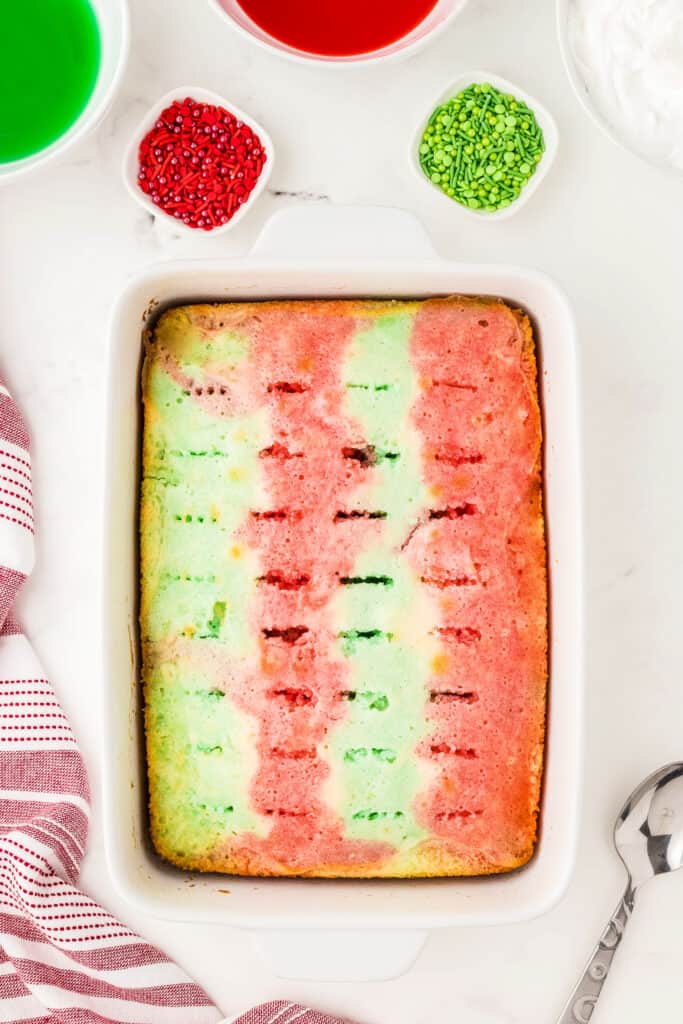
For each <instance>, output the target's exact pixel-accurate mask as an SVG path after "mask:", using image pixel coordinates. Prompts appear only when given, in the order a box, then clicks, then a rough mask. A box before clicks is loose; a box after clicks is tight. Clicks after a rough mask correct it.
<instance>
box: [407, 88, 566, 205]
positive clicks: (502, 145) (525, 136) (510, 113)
mask: <svg viewBox="0 0 683 1024" xmlns="http://www.w3.org/2000/svg"><path fill="white" fill-rule="evenodd" d="M472 85H479V86H484V87H485V88H484V90H483V91H482V93H481V94H480V96H481V107H482V108H484V104H487V105H486V108H485V109H483V112H480V113H479V114H478V115H477V119H478V123H480V121H479V119H480V118H482V117H484V116H485V117H487V118H489V117H493V116H495V117H496V119H500V118H502V119H503V120H505V118H506V117H508V118H511V121H518V124H512V123H511V124H509V125H508V124H507V123H506V124H504V125H501V128H502V129H503V131H502V132H501V133H500V137H499V138H491V139H490V142H489V145H488V147H487V148H489V149H490V151H491V159H490V162H489V163H487V164H485V165H484V166H483V173H482V171H481V170H480V169H479V166H477V165H478V158H477V156H476V154H467V153H465V149H464V147H465V146H467V145H470V144H471V145H474V143H475V142H478V141H480V140H479V138H478V137H476V136H475V139H474V140H473V141H472V140H470V139H468V138H466V137H465V134H464V133H462V134H461V135H458V133H457V132H455V133H452V132H451V131H450V129H449V130H448V131H447V132H446V133H445V140H444V148H443V151H442V150H436V149H435V148H434V147H433V146H430V149H429V150H428V151H427V152H426V153H423V152H422V149H421V147H422V146H423V140H424V135H425V132H426V131H427V128H428V127H429V126H430V124H431V123H432V120H433V118H434V115H435V114H436V113H437V111H438V109H439V108H440V107H442V106H443V105H444V104H447V103H448V101H449V100H451V99H454V98H455V97H456V96H458V95H459V94H460V93H462V92H463V91H464V90H466V89H467V88H468V87H469V86H472ZM490 87H492V89H491V88H490ZM493 90H496V91H497V92H498V93H500V94H502V95H503V99H504V101H505V103H504V105H505V109H504V110H501V111H498V112H496V111H495V107H496V106H497V105H499V104H498V103H497V97H496V93H495V92H493ZM510 100H514V102H516V103H518V104H524V105H526V107H527V108H528V109H529V111H531V113H532V114H533V116H534V118H535V121H536V125H537V126H538V128H539V129H540V132H541V136H542V140H543V149H542V152H541V153H540V157H539V158H538V160H537V161H535V164H536V169H535V171H533V173H532V174H531V176H530V177H528V178H527V180H526V181H525V183H524V184H521V182H520V176H521V177H522V178H523V177H524V172H523V171H521V170H520V168H521V167H524V165H525V164H528V165H529V166H531V164H530V159H533V150H534V149H537V148H538V143H537V142H535V141H534V140H533V136H534V133H535V126H534V124H533V121H532V122H528V119H527V118H526V112H525V111H524V109H523V107H522V115H521V117H520V118H517V117H516V116H515V115H516V114H517V111H515V110H510V109H508V102H509V101H510ZM521 122H524V124H525V125H526V124H527V123H528V125H529V126H528V128H527V127H524V128H523V127H522V123H521ZM490 127H491V136H493V132H494V131H495V130H497V129H498V127H499V126H498V125H497V124H492V123H491V126H490ZM506 128H509V129H510V131H509V132H508V133H506V132H505V129H506ZM558 143H559V135H558V130H557V125H556V123H555V120H554V118H553V117H552V115H551V114H550V113H549V112H548V110H546V108H545V107H544V106H543V104H542V103H540V102H539V101H538V100H537V99H536V98H535V97H534V96H530V95H529V93H527V92H525V91H524V89H520V88H519V87H518V86H517V85H515V84H514V83H513V82H509V81H508V80H507V79H505V78H501V77H500V75H494V74H493V73H492V72H490V71H465V72H463V73H462V74H461V75H458V77H457V78H456V79H454V80H453V81H452V82H451V83H450V85H449V86H448V87H447V88H445V89H443V90H442V91H441V92H440V93H439V95H438V97H437V98H436V99H435V100H434V102H433V103H432V104H430V106H429V109H428V111H427V114H426V116H425V117H424V118H423V119H422V120H421V121H420V123H419V124H418V126H417V130H416V132H415V135H414V136H413V140H412V144H411V149H410V162H411V165H412V167H413V170H414V171H415V173H416V175H417V176H418V178H419V179H420V181H421V182H422V183H423V184H424V185H425V186H426V187H427V188H429V189H430V190H431V191H433V192H436V193H437V194H438V195H440V196H441V197H442V198H443V199H444V201H445V202H447V203H448V204H449V205H450V206H451V207H452V208H453V209H455V210H462V211H464V212H465V213H468V214H470V216H472V217H478V218H480V219H484V220H504V219H505V218H507V217H512V216H513V214H515V213H517V212H518V211H519V210H521V208H522V207H523V206H524V205H525V203H528V201H529V200H530V199H531V197H532V195H533V194H534V193H535V192H536V191H537V190H538V188H539V187H540V185H541V183H542V182H543V180H544V178H545V177H546V175H547V174H548V171H549V170H550V168H551V167H552V164H553V161H554V160H555V157H556V155H557V148H558ZM446 146H450V147H451V149H450V150H447V149H446V148H445V147H446ZM437 152H438V153H439V156H440V162H439V161H437V162H436V164H435V165H434V164H433V161H432V160H431V159H430V158H431V157H433V156H435V155H436V153H437ZM507 153H510V156H509V157H506V154H507ZM425 157H427V159H426V161H425V162H426V163H427V169H425V168H424V167H423V165H422V161H423V159H424V158H425ZM488 159H489V158H487V160H488ZM507 160H509V163H507ZM430 165H432V166H434V171H433V174H430V171H429V166H430ZM437 168H441V170H438V169H437ZM475 171H477V172H478V173H479V174H480V177H479V178H472V180H468V179H469V178H470V177H471V176H472V174H473V172H475ZM511 176H515V178H516V180H512V181H511V184H510V185H509V186H506V184H505V179H506V178H507V177H511ZM482 179H483V180H482ZM520 185H521V189H520V191H519V192H518V194H516V195H514V192H515V189H516V187H519V186H520ZM484 188H485V189H486V190H487V193H488V195H489V196H490V195H491V192H490V191H489V190H492V189H495V190H496V191H495V192H493V197H494V199H495V200H496V201H498V202H505V201H506V200H507V205H501V206H498V207H497V208H496V209H487V208H486V205H485V204H486V199H484V198H482V197H480V195H479V191H480V189H484ZM445 189H451V190H452V193H453V194H449V192H448V191H446V190H445ZM465 192H468V193H471V194H470V195H465V194H464V193H465ZM456 195H457V196H459V198H456ZM471 201H473V202H472V204H471V205H470V202H471Z"/></svg>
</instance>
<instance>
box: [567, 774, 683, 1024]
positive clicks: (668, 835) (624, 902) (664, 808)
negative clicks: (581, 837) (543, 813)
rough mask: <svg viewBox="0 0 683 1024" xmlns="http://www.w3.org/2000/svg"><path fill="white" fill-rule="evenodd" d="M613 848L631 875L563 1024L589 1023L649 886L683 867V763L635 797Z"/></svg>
mask: <svg viewBox="0 0 683 1024" xmlns="http://www.w3.org/2000/svg"><path fill="white" fill-rule="evenodd" d="M614 845H615V846H616V848H617V853H618V854H619V856H620V857H621V859H622V861H623V862H624V865H625V867H626V871H627V872H628V885H627V886H626V892H625V893H624V895H623V897H622V899H621V901H620V903H619V905H618V906H617V909H616V910H615V912H614V914H613V915H612V917H611V919H610V922H609V924H608V925H607V927H606V928H605V930H604V932H603V933H602V936H601V937H600V941H599V942H598V944H597V946H596V947H595V949H594V951H593V955H592V956H591V958H590V960H589V961H588V965H587V967H586V970H585V971H584V973H583V976H582V977H581V979H580V981H579V983H578V985H577V986H576V988H575V989H574V991H573V992H572V994H571V996H570V998H569V1002H568V1003H567V1005H566V1007H565V1010H564V1013H563V1014H562V1016H561V1017H560V1019H559V1021H558V1024H587V1022H588V1021H589V1020H590V1017H591V1014H592V1013H593V1008H594V1006H595V1004H596V1003H597V1001H598V998H599V996H600V993H601V991H602V986H603V985H604V983H605V978H606V977H607V972H608V971H609V969H610V967H611V966H612V960H613V959H614V954H615V953H616V951H617V948H618V946H619V943H620V942H621V938H622V935H623V934H624V929H625V927H626V925H627V923H628V920H629V918H630V916H631V912H632V910H633V905H634V902H635V896H636V893H637V892H638V890H639V889H640V887H641V885H643V883H644V882H647V881H649V880H650V879H651V878H654V877H655V875H663V874H666V873H667V872H669V871H676V870H677V869H678V868H680V867H683V762H681V761H677V762H675V763H674V764H667V765H665V766H664V767H663V768H660V769H659V771H657V772H655V773H654V774H653V775H650V777H649V778H647V779H645V781H644V782H642V783H641V784H640V786H638V788H637V789H636V790H635V791H634V792H633V793H632V794H631V796H630V797H629V798H628V800H627V801H626V803H625V804H624V806H623V807H622V809H621V813H620V814H619V817H618V818H617V820H616V824H615V826H614Z"/></svg>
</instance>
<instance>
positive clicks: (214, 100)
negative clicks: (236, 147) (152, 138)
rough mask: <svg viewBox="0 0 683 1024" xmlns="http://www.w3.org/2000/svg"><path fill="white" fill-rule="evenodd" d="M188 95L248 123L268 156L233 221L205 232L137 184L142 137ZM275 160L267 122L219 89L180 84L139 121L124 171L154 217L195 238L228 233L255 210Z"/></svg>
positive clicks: (133, 191) (129, 186)
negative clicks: (263, 123) (262, 121)
mask: <svg viewBox="0 0 683 1024" xmlns="http://www.w3.org/2000/svg"><path fill="white" fill-rule="evenodd" d="M186 96H191V97H192V99H194V100H198V101H199V102H200V103H211V104H213V105H214V106H218V107H224V108H225V109H226V110H229V111H230V112H231V113H232V114H235V116H236V117H237V118H238V119H239V120H240V121H243V122H244V124H246V125H247V126H248V127H249V128H251V130H252V131H253V132H255V133H256V134H257V135H258V137H259V138H260V140H261V144H262V146H263V149H264V150H265V153H266V158H267V159H266V162H265V164H264V166H263V169H262V171H261V174H260V177H259V179H258V181H257V182H256V185H255V186H254V188H253V189H252V191H251V193H250V194H249V196H248V198H247V201H246V202H245V203H243V204H242V206H241V207H240V208H239V210H238V211H237V213H235V214H234V215H233V216H232V217H231V219H230V220H229V221H227V222H226V223H225V224H221V225H220V226H219V227H215V228H212V229H211V231H204V230H203V229H202V228H191V227H188V225H187V224H183V222H182V221H181V220H179V219H178V218H176V217H172V216H171V215H170V213H166V211H165V210H163V209H162V208H161V207H160V206H157V205H156V204H155V203H153V202H152V200H151V199H149V198H148V197H147V195H146V194H145V193H144V192H143V191H142V189H140V188H139V187H138V183H137V174H138V169H139V164H138V147H139V145H140V143H141V142H142V139H143V138H144V136H145V135H146V134H147V132H148V131H149V130H150V129H151V128H152V127H153V126H154V123H155V121H156V120H157V118H158V117H159V114H160V113H161V112H162V110H165V109H166V107H168V106H170V104H171V103H173V102H174V101H175V100H183V99H185V97H186ZM274 162H275V147H274V145H273V140H272V139H271V137H270V135H269V134H268V132H267V131H266V129H265V128H264V127H263V125H262V124H260V123H259V122H258V121H256V120H255V118H253V117H251V115H250V114H247V113H246V112H245V111H244V110H242V109H241V108H240V107H238V106H237V104H235V103H232V102H231V101H230V100H228V99H226V98H225V97H224V96H221V95H220V94H219V93H217V92H213V91H212V90H211V89H204V88H202V87H201V86H199V85H180V86H178V87H177V88H175V89H170V90H169V91H168V92H167V93H165V94H164V95H163V96H162V97H161V98H160V99H159V100H157V101H156V103H153V104H152V106H151V107H150V108H149V110H148V111H147V113H146V114H145V116H144V117H143V118H142V119H141V120H140V121H139V122H138V124H137V125H136V127H135V130H134V131H133V132H132V134H131V137H130V141H129V143H128V145H127V146H126V149H125V152H124V155H123V162H122V164H121V170H122V174H123V180H124V183H125V185H126V188H127V189H128V192H129V193H130V195H131V196H132V198H133V199H134V200H135V201H136V202H137V203H139V205H140V206H142V207H143V209H145V210H146V211H147V212H148V213H151V214H152V216H153V217H160V218H162V219H163V220H165V221H168V223H169V224H172V225H173V226H174V227H175V228H177V229H178V230H179V231H180V232H181V233H182V234H187V235H192V236H193V237H195V238H196V237H197V236H199V237H202V236H206V237H208V238H215V236H216V235H221V234H224V233H225V232H226V231H231V230H232V229H233V228H234V227H236V226H237V224H239V222H240V221H241V220H242V218H243V217H244V216H246V214H247V213H248V212H249V210H251V208H252V206H254V205H255V203H256V201H257V199H258V197H259V196H260V195H261V193H262V192H263V190H264V188H265V187H266V185H267V184H268V180H269V178H270V175H271V173H272V170H273V163H274Z"/></svg>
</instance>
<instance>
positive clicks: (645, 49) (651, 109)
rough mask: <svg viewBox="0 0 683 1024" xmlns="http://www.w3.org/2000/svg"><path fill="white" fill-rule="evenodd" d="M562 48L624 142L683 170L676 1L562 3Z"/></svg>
mask: <svg viewBox="0 0 683 1024" xmlns="http://www.w3.org/2000/svg"><path fill="white" fill-rule="evenodd" d="M568 19H569V20H568V34H569V36H568V37H569V47H570V50H571V53H572V55H573V57H574V60H575V62H576V66H577V69H578V71H579V74H580V75H581V77H582V78H583V80H584V82H585V84H586V87H587V89H588V92H589V94H590V98H591V100H592V102H593V104H594V105H595V107H596V108H597V109H598V111H599V112H600V113H601V114H602V116H603V118H604V119H605V120H606V121H607V122H608V123H609V124H610V126H611V127H612V128H613V129H614V130H615V132H616V134H617V135H619V136H620V137H621V138H622V139H623V141H624V142H625V143H626V144H627V145H628V146H630V147H631V148H632V149H634V150H636V152H638V153H640V154H641V155H642V156H644V157H646V158H647V159H649V160H654V161H655V162H656V163H660V164H670V165H672V166H673V167H675V168H677V169H679V170H682V171H683V0H569V5H568Z"/></svg>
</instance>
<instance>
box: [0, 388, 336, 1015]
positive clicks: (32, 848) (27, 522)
mask: <svg viewBox="0 0 683 1024" xmlns="http://www.w3.org/2000/svg"><path fill="white" fill-rule="evenodd" d="M33 560H34V543H33V502H32V497H31V458H30V454H29V439H28V434H27V431H26V427H25V425H24V421H23V419H22V416H21V414H20V412H19V410H18V409H17V407H16V405H15V404H14V402H13V400H12V398H11V396H10V394H9V392H8V391H7V388H6V387H5V386H4V385H3V384H2V382H0V1020H2V1022H3V1024H11V1022H15V1021H16V1022H18V1021H22V1022H24V1024H106V1022H110V1024H119V1022H120V1024H123V1022H126V1024H173V1022H177V1024H218V1022H219V1021H221V1020H223V1019H224V1018H223V1015H222V1014H221V1013H220V1011H219V1010H218V1009H217V1008H216V1007H215V1006H214V1005H213V1004H212V1002H211V1000H210V999H209V997H208V996H207V995H206V993H205V992H204V991H203V990H202V989H201V988H200V987H199V986H198V985H196V984H195V983H194V982H193V981H191V979H190V978H188V977H187V975H186V974H185V973H184V971H182V970H180V968H179V967H177V966H176V965H175V964H174V963H172V961H170V960H169V959H168V957H166V956H164V954H163V953H161V952H159V950H157V949H155V948H154V947H153V946H150V945H148V944H147V943H146V942H143V941H142V940H141V939H140V938H139V937H138V936H137V935H135V933H134V932H132V931H130V930H129V929H128V928H126V927H125V925H123V924H122V923H121V922H120V921H117V920H116V918H114V917H112V915H111V914H109V913H107V911H106V910H104V909H103V908H102V907H100V906H99V905H98V904H97V903H95V902H94V901H93V900H91V899H90V898H89V897H88V896H86V895H85V894H84V893H83V892H81V891H80V890H79V889H77V888H76V887H75V883H76V881H77V879H78V874H79V869H80V865H81V860H82V858H83V855H84V852H85V846H86V841H87V835H88V818H89V791H88V779H87V774H86V770H85V766H84V764H83V759H82V757H81V754H80V751H79V749H78V747H77V745H76V741H75V739H74V737H73V734H72V732H71V728H70V726H69V723H68V721H67V719H66V717H65V715H64V713H63V712H62V709H61V707H60V705H59V702H58V700H57V699H56V697H55V693H54V691H53V689H52V687H51V685H50V683H49V682H48V680H47V679H46V677H45V674H44V672H43V670H42V668H41V665H40V662H39V661H38V659H37V658H36V656H35V654H34V652H33V651H32V649H31V647H30V645H29V643H28V641H27V640H26V638H25V637H24V636H23V634H22V632H21V629H20V627H19V625H18V624H17V622H16V621H15V620H14V618H13V617H12V606H13V604H14V599H15V597H16V595H17V592H18V590H19V589H20V587H21V585H22V584H23V582H24V580H25V579H26V577H27V575H28V574H29V573H30V571H31V569H32V567H33ZM295 1021H296V1022H297V1024H345V1022H343V1021H342V1020H341V1019H340V1018H338V1017H329V1016H326V1015H324V1014H320V1013H318V1012H316V1011H313V1010H307V1009H305V1008H303V1007H301V1006H296V1005H294V1004H292V1003H288V1002H271V1003H266V1004H265V1005H263V1006H260V1007H256V1008H255V1009H253V1010H250V1011H249V1012H248V1013H246V1014H244V1015H242V1016H239V1017H237V1018H233V1019H232V1021H231V1024H294V1022H295Z"/></svg>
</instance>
